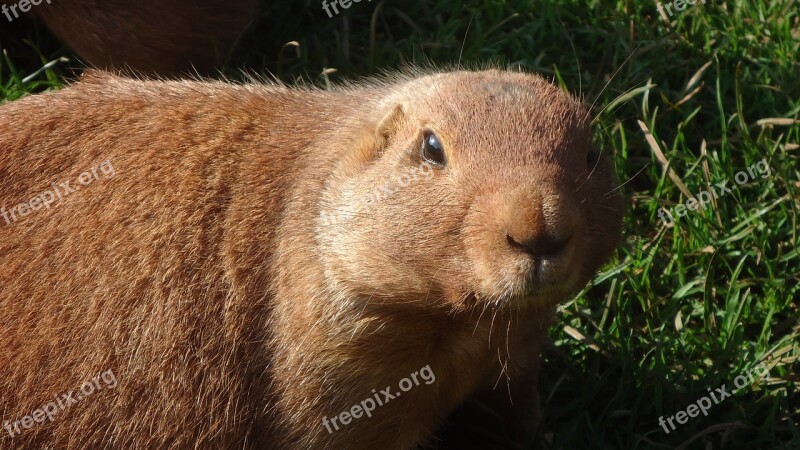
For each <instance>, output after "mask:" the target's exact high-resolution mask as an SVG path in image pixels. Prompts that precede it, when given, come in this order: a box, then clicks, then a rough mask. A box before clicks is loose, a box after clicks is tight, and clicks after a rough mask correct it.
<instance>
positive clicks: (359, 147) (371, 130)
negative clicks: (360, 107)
mask: <svg viewBox="0 0 800 450" xmlns="http://www.w3.org/2000/svg"><path fill="white" fill-rule="evenodd" d="M405 117H406V116H405V111H404V110H403V107H402V105H399V104H397V105H395V106H393V107H392V109H391V110H390V111H389V112H388V113H387V114H386V115H385V116H384V117H383V118H382V119H381V120H380V121H379V122H378V123H377V125H376V124H375V122H371V123H370V124H369V125H368V126H367V127H365V129H364V134H362V135H361V137H360V138H359V139H358V141H357V142H356V143H355V144H354V145H353V146H352V148H353V152H352V153H350V156H349V157H348V158H347V159H348V160H352V161H351V164H354V165H355V166H364V165H365V164H367V163H369V162H370V161H374V160H376V159H378V158H380V157H381V156H383V153H384V152H385V151H386V147H388V146H389V142H390V141H391V140H392V139H393V138H395V137H396V135H397V133H398V131H399V130H400V127H401V126H402V124H403V120H404V119H405Z"/></svg>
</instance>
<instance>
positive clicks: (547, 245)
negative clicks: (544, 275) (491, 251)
mask: <svg viewBox="0 0 800 450" xmlns="http://www.w3.org/2000/svg"><path fill="white" fill-rule="evenodd" d="M506 240H507V241H508V243H509V245H511V246H512V247H514V248H517V249H519V250H522V251H523V252H525V253H528V254H530V255H532V256H546V255H552V254H555V253H558V252H559V251H560V250H562V249H563V248H564V246H566V244H567V242H568V241H569V236H566V237H559V236H553V235H552V234H548V233H543V234H537V235H536V236H531V237H527V238H525V239H517V238H515V237H514V236H512V235H511V234H506Z"/></svg>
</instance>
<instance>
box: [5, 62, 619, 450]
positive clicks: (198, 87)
mask: <svg viewBox="0 0 800 450" xmlns="http://www.w3.org/2000/svg"><path fill="white" fill-rule="evenodd" d="M586 122H587V121H586V111H585V110H584V109H583V108H582V107H581V106H580V104H579V103H578V102H577V101H575V100H573V99H572V98H570V97H569V96H567V95H566V94H564V93H562V92H561V91H559V90H558V89H557V88H555V87H554V86H552V85H550V84H548V83H547V82H545V81H544V80H542V79H541V78H539V77H536V76H532V75H526V74H519V73H511V72H502V71H496V70H492V71H482V72H453V73H438V74H437V73H434V74H429V75H407V76H398V77H396V78H393V79H390V80H386V81H383V82H379V83H373V84H364V85H361V86H351V87H345V88H337V89H335V90H333V91H319V90H314V89H296V88H288V87H282V86H272V85H230V84H225V83H219V82H213V83H212V82H195V81H182V82H177V81H175V82H156V81H134V80H126V79H121V78H116V77H113V76H110V75H100V74H92V75H89V76H87V77H85V79H84V80H82V81H80V82H78V83H76V84H75V85H73V86H71V87H68V88H66V89H64V90H61V91H58V92H54V93H46V94H42V95H36V96H32V97H28V98H24V99H21V100H19V101H16V102H12V103H9V104H6V105H3V106H1V107H0V149H2V152H0V207H5V208H6V210H9V208H14V207H15V205H18V204H20V203H22V202H26V203H27V204H28V205H29V208H28V209H29V210H30V211H29V212H28V214H26V215H24V216H22V215H21V214H20V212H21V211H20V210H19V208H16V209H15V217H16V218H17V220H16V221H14V222H12V223H10V224H8V223H5V222H0V267H2V268H3V269H2V271H1V272H0V285H1V286H3V287H4V288H3V290H0V312H2V314H3V316H4V324H6V325H4V326H3V328H2V329H0V413H2V417H0V420H12V421H13V420H15V419H16V418H19V417H22V416H24V415H25V414H28V413H29V412H30V411H32V410H34V409H36V408H38V407H39V406H40V405H41V404H42V403H44V402H46V401H47V400H49V398H50V397H52V396H55V395H56V394H57V393H60V392H66V391H68V390H70V389H72V388H74V387H75V386H79V385H80V384H81V383H83V382H84V381H86V379H87V377H89V376H90V375H94V374H97V373H100V372H102V371H108V370H113V373H114V374H115V375H116V380H117V382H118V383H117V385H116V387H115V388H114V389H113V391H112V390H104V391H101V392H98V393H96V394H94V395H93V396H91V397H87V398H85V399H83V400H82V401H81V402H80V403H78V404H75V405H73V406H72V407H71V408H70V409H69V410H68V411H66V412H64V413H62V415H61V416H60V417H58V418H56V419H55V420H54V421H52V422H51V421H45V422H44V423H37V424H35V426H34V427H31V428H30V429H26V430H24V432H22V433H20V434H18V435H17V436H15V437H13V438H10V437H9V435H8V434H7V433H6V434H0V436H2V437H0V442H1V443H2V444H3V447H6V444H9V445H10V446H11V447H12V448H13V447H15V446H16V447H18V448H34V447H37V448H38V447H47V446H52V447H56V448H84V447H87V446H98V447H101V446H103V447H104V446H108V447H112V448H142V449H144V448H175V449H178V448H195V447H198V448H208V447H214V448H348V449H359V448H365V449H366V448H402V449H411V448H416V446H418V445H421V444H424V443H426V442H429V440H430V438H431V437H432V436H433V434H434V433H435V432H436V430H437V429H438V428H439V427H440V426H441V425H442V424H443V423H444V421H445V419H446V418H447V417H448V416H449V415H450V414H451V413H452V412H453V411H454V410H455V409H456V408H457V407H459V406H460V405H462V404H463V403H464V402H465V401H467V400H468V399H470V398H475V399H479V400H480V401H482V402H484V403H485V404H487V405H490V406H491V407H492V408H494V409H495V410H496V411H497V412H498V414H500V415H501V416H503V417H505V418H507V429H508V430H509V432H510V433H512V435H513V436H514V437H516V438H519V439H520V440H524V439H525V438H526V437H527V436H528V434H529V432H530V429H531V428H532V427H533V426H534V425H535V419H536V389H535V380H536V374H537V372H538V365H539V363H538V360H539V348H540V346H541V343H542V341H543V339H544V336H545V333H546V329H547V326H548V325H549V324H550V323H551V321H552V317H553V309H554V307H555V305H556V304H557V302H559V301H562V300H564V299H566V298H567V296H569V295H570V294H571V293H573V292H575V291H576V290H578V289H580V288H581V287H582V286H583V284H585V283H586V281H587V280H588V279H589V278H590V277H591V275H592V273H593V272H594V271H595V270H596V269H597V267H598V266H599V265H600V264H601V263H602V262H603V261H604V260H605V259H607V257H608V256H609V255H610V253H611V251H612V250H613V248H614V247H615V245H616V242H617V240H618V238H619V233H620V222H621V212H620V209H621V207H620V204H619V201H618V200H615V199H613V198H608V196H606V195H605V194H606V193H607V192H609V191H610V190H611V189H612V188H613V187H614V184H613V183H614V177H613V174H612V171H611V169H610V166H609V163H608V162H607V161H605V160H603V159H602V158H600V159H598V158H597V155H595V154H594V153H593V152H592V151H591V150H590V143H589V132H588V125H587V123H586ZM102 164H106V166H103V167H108V165H112V166H113V172H114V175H113V177H111V176H106V177H103V176H99V175H103V174H104V173H105V172H103V170H102V167H101V165H102ZM97 167H101V170H100V171H99V175H98V176H97V177H93V181H92V183H90V184H87V185H82V184H81V183H75V182H73V184H74V185H76V186H80V189H78V190H76V191H75V192H71V193H69V195H65V196H63V199H62V200H61V202H60V203H59V204H58V205H57V206H54V207H51V208H44V207H42V208H39V209H38V210H36V211H33V210H32V208H30V206H31V204H32V201H31V199H32V198H33V197H35V196H40V197H41V195H40V193H41V192H43V191H45V190H47V189H52V188H50V186H52V185H53V183H56V185H57V186H58V184H59V183H60V182H63V181H67V180H75V179H79V178H80V177H81V174H82V173H83V172H85V171H87V170H88V171H89V172H91V168H97ZM417 169H418V170H419V171H420V173H422V172H424V176H422V175H419V176H417V177H416V180H415V181H412V180H411V178H410V177H409V178H408V179H406V178H399V176H400V175H401V174H408V173H411V172H409V171H413V170H417ZM107 172H108V173H109V174H110V173H111V171H107ZM388 179H392V180H397V186H396V187H395V188H393V189H383V188H382V186H385V184H386V182H387V180H388ZM401 179H402V180H403V181H400V180H401ZM73 187H74V186H73ZM376 191H380V192H382V194H381V195H374V194H375V192H376ZM370 196H372V198H373V199H374V201H372V202H365V201H364V199H365V198H368V197H370ZM332 217H333V218H335V220H331V218H332ZM422 367H428V368H429V369H430V371H432V373H434V374H435V378H436V381H435V382H432V383H430V384H427V383H420V384H419V385H418V386H416V387H414V388H413V389H410V390H408V392H405V391H404V392H403V393H402V396H397V397H396V398H394V399H392V400H391V401H387V402H386V403H385V404H383V405H380V406H378V407H376V408H375V410H374V411H372V412H371V417H360V418H354V419H353V420H351V421H348V423H346V424H345V423H342V420H341V419H340V420H339V423H338V425H339V426H338V427H331V426H329V425H327V424H326V422H325V420H326V419H327V420H330V419H331V418H333V417H340V418H341V416H340V415H339V414H340V412H342V411H350V410H352V407H353V406H354V405H359V404H360V402H362V401H363V400H364V399H366V398H368V397H372V396H373V390H380V389H383V388H384V387H387V386H394V387H396V386H397V385H398V380H401V379H402V378H403V377H406V376H409V374H412V373H414V372H415V371H417V372H418V371H419V370H420V368H422ZM498 380H499V382H498ZM495 387H496V388H495ZM395 390H396V389H395ZM510 398H511V399H513V404H512V402H511V401H510V400H509V399H510ZM334 428H338V429H334Z"/></svg>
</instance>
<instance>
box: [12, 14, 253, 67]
mask: <svg viewBox="0 0 800 450" xmlns="http://www.w3.org/2000/svg"><path fill="white" fill-rule="evenodd" d="M25 1H26V3H27V2H28V0H25ZM0 3H7V4H8V6H9V7H13V8H15V9H14V10H13V11H12V10H9V11H10V13H12V14H18V13H17V12H16V11H17V10H18V9H19V8H18V4H17V3H14V2H12V1H10V0H5V1H0ZM257 5H258V4H257V0H166V1H165V0H52V1H51V0H42V1H41V4H40V5H39V6H34V7H33V9H31V14H35V15H37V16H39V17H40V18H41V19H42V20H43V21H44V22H45V23H46V24H47V26H48V27H49V28H50V29H51V30H52V31H53V33H55V34H56V36H58V37H59V38H60V39H61V40H63V41H64V42H65V43H66V44H67V45H69V46H70V47H72V49H73V50H75V52H76V53H78V55H79V56H81V58H83V59H84V60H85V61H86V62H87V63H88V64H90V65H92V66H94V67H98V68H112V67H113V68H117V69H131V70H134V71H136V72H139V73H146V74H160V75H169V74H177V73H184V72H189V71H191V70H193V69H198V70H201V71H206V70H209V69H211V67H213V66H214V65H215V64H220V63H222V62H224V59H225V57H226V56H228V52H229V51H230V48H231V46H232V45H233V44H234V42H235V41H236V40H237V39H238V38H239V37H240V36H241V35H242V34H243V33H244V31H245V29H246V28H247V26H248V25H249V24H250V23H251V22H253V21H254V20H255V19H256V10H257ZM29 6H30V5H29ZM28 9H30V7H29V8H28ZM20 12H21V13H24V11H20ZM0 21H2V17H0Z"/></svg>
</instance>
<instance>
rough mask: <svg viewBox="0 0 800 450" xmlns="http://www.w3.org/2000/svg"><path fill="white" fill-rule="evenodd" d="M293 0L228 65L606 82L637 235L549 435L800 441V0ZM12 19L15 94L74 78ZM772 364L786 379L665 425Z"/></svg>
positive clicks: (559, 343) (603, 281) (591, 306)
mask: <svg viewBox="0 0 800 450" xmlns="http://www.w3.org/2000/svg"><path fill="white" fill-rule="evenodd" d="M272 3H277V2H272ZM286 3H287V4H281V5H275V6H269V7H267V6H265V7H264V8H263V11H262V18H261V20H260V21H259V22H258V23H256V24H255V25H254V26H253V27H252V28H251V29H250V30H249V31H248V32H247V33H246V34H245V35H244V36H242V39H241V41H240V44H239V46H238V49H237V51H236V52H235V53H233V54H232V55H231V58H230V60H229V61H230V62H229V64H228V65H227V66H226V67H225V68H224V69H223V71H224V73H225V74H226V75H227V76H229V77H231V78H238V77H240V76H241V74H240V72H239V71H240V69H243V68H244V69H246V70H249V71H251V72H255V73H267V72H271V73H273V74H275V75H276V76H278V77H279V78H281V79H284V80H286V81H292V80H297V79H305V80H310V81H312V82H315V83H320V84H323V85H324V84H325V83H328V82H332V81H336V80H339V79H342V78H344V77H353V76H360V75H369V74H373V73H376V72H378V71H380V70H384V69H391V68H393V67H398V66H401V65H404V64H409V63H411V64H427V63H430V62H433V63H453V62H457V61H459V60H460V61H461V62H462V63H464V64H480V63H486V62H494V63H499V64H504V65H508V66H511V67H519V68H522V69H524V70H528V71H533V72H537V73H540V74H543V75H544V76H547V77H549V78H550V79H552V80H554V82H556V83H558V84H560V85H561V86H562V87H563V88H564V89H566V90H569V91H571V92H574V93H576V94H577V93H580V94H581V95H582V96H583V97H584V98H585V100H586V101H587V102H588V103H591V102H594V101H595V100H596V109H595V110H596V112H597V118H596V138H597V142H598V144H599V145H600V147H601V148H602V149H603V151H605V152H607V153H608V154H610V155H613V157H614V159H615V161H616V166H617V170H618V174H619V177H620V179H621V180H622V181H624V182H625V184H624V186H623V187H622V188H620V192H622V194H623V195H624V196H625V198H626V199H627V203H628V212H627V215H626V222H625V229H626V232H625V240H624V243H623V245H622V246H621V247H620V249H619V251H618V252H617V254H616V256H615V258H614V260H613V261H612V262H611V263H610V264H609V265H608V266H606V267H605V268H604V269H603V270H602V271H601V273H600V274H598V276H597V277H596V278H595V280H594V282H593V283H592V284H591V285H590V286H589V287H587V288H586V289H585V290H584V291H583V292H582V293H581V294H580V295H579V296H578V297H577V298H575V299H574V300H572V301H570V302H569V303H567V304H566V305H565V306H564V310H563V312H562V313H561V314H560V315H559V320H558V323H557V325H556V326H554V328H553V329H552V332H551V336H552V338H553V345H552V346H550V348H548V349H547V350H546V351H545V354H544V363H543V373H542V379H541V383H540V389H541V391H542V393H543V406H544V413H545V415H544V422H543V423H542V425H541V427H540V428H541V430H540V436H539V438H540V441H541V443H542V445H543V446H544V448H552V449H583V448H591V449H650V448H652V449H660V448H689V449H691V448H703V449H718V448H725V449H754V448H759V449H760V448H763V449H791V448H795V449H796V448H800V425H799V423H800V393H798V375H797V372H798V371H797V369H798V367H800V363H799V362H798V356H799V355H800V340H799V339H798V336H799V335H800V311H798V299H800V254H798V248H797V244H798V221H799V220H800V217H799V216H800V214H799V213H800V200H798V199H800V181H799V180H800V165H799V164H798V160H800V148H799V147H798V144H800V122H798V119H800V77H798V74H800V63H798V55H800V2H798V1H796V0H774V1H769V2H759V1H747V0H743V1H726V2H719V1H709V2H707V3H706V4H705V5H703V4H701V3H700V2H698V4H697V5H696V6H694V7H691V8H688V9H687V10H686V11H684V12H682V13H678V14H676V15H675V16H674V17H673V18H672V19H671V21H667V20H665V19H664V18H663V17H661V16H660V15H659V14H658V12H657V10H656V6H655V2H651V1H641V2H633V1H618V0H613V1H612V0H598V1H577V0H564V1H560V2H559V1H552V0H537V1H506V2H504V1H498V0H483V1H471V2H464V3H462V2H460V1H455V0H439V1H432V0H421V1H419V0H418V1H414V2H411V1H404V0H397V1H381V2H378V1H374V2H361V3H354V4H353V6H351V7H350V9H349V10H347V11H346V13H345V14H340V15H339V16H336V17H335V18H333V19H328V17H327V15H325V13H324V12H323V11H322V9H321V6H320V4H319V3H318V2H316V1H310V0H309V1H308V2H307V3H304V2H295V3H298V4H296V5H289V4H288V3H289V2H286ZM3 26H4V28H3V29H2V30H0V47H1V48H2V49H3V55H2V58H1V59H0V100H3V99H5V100H9V101H10V100H14V99H16V98H19V97H20V96H22V95H26V94H28V93H32V92H39V91H42V90H45V89H57V88H59V87H60V86H62V85H63V84H64V83H65V80H68V79H69V78H70V77H71V76H72V74H73V71H72V69H70V68H71V67H72V68H79V67H80V64H79V63H78V62H77V61H76V60H75V58H74V56H73V55H71V54H70V53H69V51H68V50H67V49H65V48H64V47H62V46H61V45H60V44H59V43H58V42H57V41H56V40H55V39H53V38H52V37H51V36H50V35H49V34H48V33H47V32H46V30H44V29H43V28H41V27H39V26H37V25H35V24H33V23H30V22H27V21H24V20H20V21H18V22H16V23H14V24H12V25H11V26H10V27H6V25H3ZM290 41H296V43H297V44H291V45H284V44H286V43H287V42H290ZM64 57H66V58H69V60H70V62H64V61H63V60H60V58H64ZM51 61H56V62H55V63H53V64H52V65H50V66H49V67H48V68H47V69H45V70H43V71H41V72H40V73H38V74H36V75H33V76H32V74H34V73H36V72H37V71H38V70H39V69H40V68H41V67H43V66H44V65H45V64H47V63H49V62H51ZM332 69H335V70H332ZM760 160H765V161H766V162H768V164H769V167H770V175H769V176H768V177H766V178H761V177H759V176H757V177H756V178H755V179H753V180H750V181H749V182H747V183H745V184H744V185H742V186H737V188H736V189H734V190H733V191H732V192H731V193H730V194H727V195H725V196H721V197H720V198H718V199H717V200H716V205H714V206H712V207H709V208H707V209H705V210H702V211H692V212H689V213H688V214H687V215H686V216H685V217H682V218H680V219H679V220H678V221H677V222H676V223H675V224H674V226H666V225H665V224H664V223H663V222H662V220H661V219H659V217H658V215H657V211H658V209H659V208H661V207H664V208H669V209H674V207H675V205H678V204H680V203H685V202H686V200H687V197H688V196H689V195H691V194H697V193H699V192H701V191H704V190H706V189H707V188H708V186H709V184H712V183H719V182H722V181H724V180H730V183H733V184H734V185H735V184H736V183H735V182H734V181H733V180H734V179H735V176H736V173H737V172H739V171H740V170H743V169H746V167H749V166H751V165H752V164H754V163H756V162H758V161H760ZM760 363H764V364H766V365H767V366H768V367H769V376H768V378H767V379H766V380H764V381H762V382H760V383H753V384H749V383H748V385H747V386H746V387H744V388H743V389H741V390H740V391H739V392H737V393H736V395H734V396H732V397H730V398H727V399H725V400H724V401H723V402H721V403H720V404H718V405H714V406H713V407H712V408H711V409H710V410H709V411H708V416H702V415H701V416H699V417H696V418H692V419H689V421H688V423H686V424H684V425H679V426H678V428H677V429H676V430H675V431H671V432H670V433H669V434H666V433H665V432H664V430H663V429H662V428H661V427H660V426H659V423H658V418H659V417H660V416H665V417H669V416H671V415H674V414H675V413H677V412H678V411H680V410H684V409H686V408H687V407H688V406H689V405H690V404H692V403H694V402H696V401H697V400H698V399H700V398H701V397H703V396H705V395H708V391H709V389H711V390H714V389H715V388H718V387H720V386H722V385H723V384H726V385H727V386H728V390H730V386H731V385H732V384H733V383H734V379H735V377H736V376H737V375H739V374H741V373H743V372H744V371H746V370H747V369H750V368H752V367H755V366H756V365H758V364H760ZM498 445H500V444H498Z"/></svg>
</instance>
